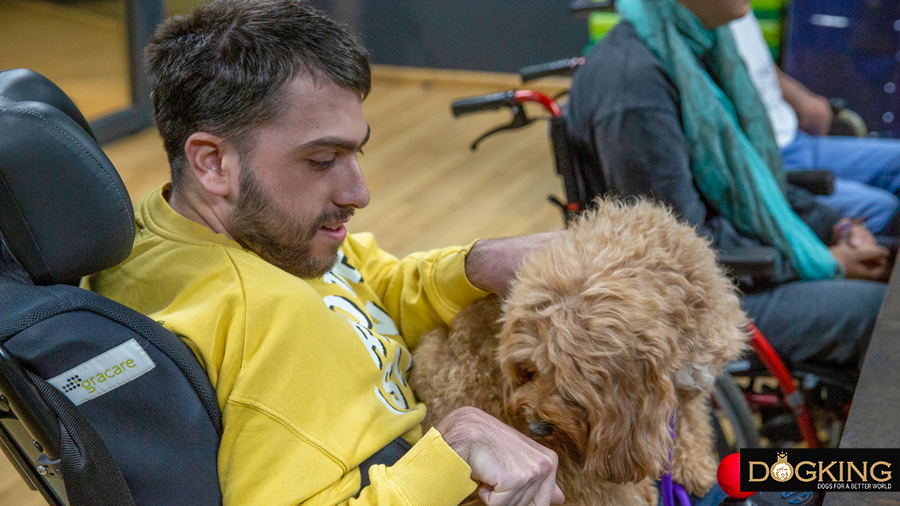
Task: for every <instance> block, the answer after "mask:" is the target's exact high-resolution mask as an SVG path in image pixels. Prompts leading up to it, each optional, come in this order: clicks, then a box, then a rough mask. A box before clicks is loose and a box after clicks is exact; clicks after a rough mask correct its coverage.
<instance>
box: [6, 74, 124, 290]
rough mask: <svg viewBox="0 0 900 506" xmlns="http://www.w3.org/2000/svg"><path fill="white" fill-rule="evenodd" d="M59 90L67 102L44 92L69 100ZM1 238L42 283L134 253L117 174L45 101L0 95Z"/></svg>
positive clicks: (67, 279)
mask: <svg viewBox="0 0 900 506" xmlns="http://www.w3.org/2000/svg"><path fill="white" fill-rule="evenodd" d="M3 74H5V72H3V73H0V76H2V75H3ZM48 82H49V81H48ZM57 90H58V88H57ZM44 91H46V88H44V89H42V93H43V92H44ZM58 93H59V95H61V96H62V97H63V98H65V100H62V99H61V97H59V96H50V97H49V98H48V97H46V96H44V98H47V99H48V100H49V101H51V102H53V103H65V102H66V101H68V97H65V94H64V93H62V91H58ZM3 94H4V93H3V90H2V88H0V95H3ZM51 95H52V93H51ZM19 96H20V97H23V95H19ZM23 98H24V97H23ZM69 103H71V101H69ZM71 107H72V108H73V110H74V111H76V112H77V109H76V108H74V107H75V106H74V105H72V106H71ZM79 116H80V113H79ZM0 237H2V239H3V242H4V243H5V244H6V246H7V248H8V249H9V251H10V252H11V253H12V255H13V256H14V257H15V259H16V260H17V261H18V263H19V264H20V265H21V266H22V267H23V268H24V269H25V271H26V272H27V273H28V275H29V276H30V277H31V279H32V280H33V281H34V282H35V283H36V284H39V285H50V284H57V283H76V282H77V281H78V280H79V279H80V278H81V277H82V276H86V275H88V274H92V273H94V272H97V271H100V270H103V269H106V268H109V267H112V266H114V265H116V264H118V263H120V262H122V261H123V260H125V258H127V257H128V254H129V253H130V252H131V247H132V244H133V243H134V211H133V209H132V206H131V199H130V197H129V196H128V192H127V191H126V190H125V185H124V184H123V183H122V179H121V178H120V177H119V174H118V173H117V172H116V169H115V167H113V165H112V163H111V162H110V161H109V159H108V158H107V157H106V155H105V154H104V153H103V151H102V150H101V149H100V147H99V146H98V145H97V143H96V142H94V139H93V138H92V137H91V136H90V135H89V134H88V133H87V132H85V131H84V129H82V128H81V127H80V126H79V125H78V124H77V122H76V121H75V120H73V119H72V118H71V117H70V116H69V115H68V114H65V113H63V112H61V111H60V110H59V109H57V108H55V107H53V106H51V105H48V104H47V103H44V102H34V101H12V100H10V99H5V98H0Z"/></svg>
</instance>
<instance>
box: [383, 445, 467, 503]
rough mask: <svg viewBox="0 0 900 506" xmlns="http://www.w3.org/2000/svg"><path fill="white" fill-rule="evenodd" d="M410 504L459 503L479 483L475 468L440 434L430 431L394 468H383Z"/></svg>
mask: <svg viewBox="0 0 900 506" xmlns="http://www.w3.org/2000/svg"><path fill="white" fill-rule="evenodd" d="M382 469H384V472H385V474H386V477H387V478H388V479H389V480H390V481H392V482H393V483H394V484H395V485H396V486H397V487H398V488H399V489H400V490H402V491H403V493H404V494H405V495H406V497H407V499H409V503H410V504H411V505H418V504H427V505H435V506H437V505H443V504H446V505H448V506H451V505H454V506H455V505H457V504H459V503H461V502H462V501H463V499H465V498H466V497H468V496H469V494H471V493H472V492H474V491H475V489H476V488H477V487H478V485H477V484H476V483H475V482H474V481H472V479H471V476H472V469H471V468H470V467H469V465H468V464H466V462H465V461H464V460H463V459H462V458H461V457H460V456H459V455H457V454H456V452H454V451H453V450H452V449H451V448H450V447H449V446H448V445H447V443H445V442H444V438H442V437H441V434H440V433H439V432H438V431H437V430H435V429H431V430H429V431H428V432H427V433H426V434H425V435H424V436H422V439H420V440H419V441H418V442H417V443H416V444H415V445H414V446H413V447H412V449H410V451H409V452H408V453H407V454H406V455H404V456H403V458H401V459H400V460H398V461H397V463H396V464H394V465H393V466H391V467H388V468H382Z"/></svg>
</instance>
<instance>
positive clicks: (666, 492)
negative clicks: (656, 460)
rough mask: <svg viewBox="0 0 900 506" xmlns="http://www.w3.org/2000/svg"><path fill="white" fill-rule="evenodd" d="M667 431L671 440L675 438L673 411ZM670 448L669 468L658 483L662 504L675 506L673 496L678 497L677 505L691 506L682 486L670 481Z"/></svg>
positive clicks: (670, 454)
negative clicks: (670, 435)
mask: <svg viewBox="0 0 900 506" xmlns="http://www.w3.org/2000/svg"><path fill="white" fill-rule="evenodd" d="M669 433H670V434H672V441H673V444H674V440H675V413H672V416H671V417H670V418H669ZM671 467H672V450H669V468H668V469H666V474H664V475H662V479H660V484H659V489H660V490H659V493H660V496H662V503H663V506H675V497H678V503H679V506H691V500H690V498H688V495H687V492H685V491H684V487H682V486H681V485H679V484H677V483H673V482H672V469H671Z"/></svg>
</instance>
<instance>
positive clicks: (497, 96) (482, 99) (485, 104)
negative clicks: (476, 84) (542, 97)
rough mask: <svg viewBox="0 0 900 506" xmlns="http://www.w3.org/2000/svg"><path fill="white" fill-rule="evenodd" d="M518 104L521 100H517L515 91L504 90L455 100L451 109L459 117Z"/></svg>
mask: <svg viewBox="0 0 900 506" xmlns="http://www.w3.org/2000/svg"><path fill="white" fill-rule="evenodd" d="M518 105H519V102H518V101H517V100H516V96H515V92H514V91H503V92H500V93H491V94H489V95H479V96H477V97H467V98H460V99H457V100H454V101H453V103H452V104H451V105H450V110H451V111H453V116H456V117H459V116H462V115H464V114H471V113H473V112H481V111H493V110H498V109H501V108H503V107H509V108H512V107H516V106H518Z"/></svg>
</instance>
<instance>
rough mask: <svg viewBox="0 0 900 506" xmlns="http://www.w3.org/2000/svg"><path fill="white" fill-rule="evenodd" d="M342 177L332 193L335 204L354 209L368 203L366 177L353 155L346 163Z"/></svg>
mask: <svg viewBox="0 0 900 506" xmlns="http://www.w3.org/2000/svg"><path fill="white" fill-rule="evenodd" d="M342 179H343V181H341V184H340V186H339V187H338V189H337V191H336V192H335V195H334V203H335V205H338V206H340V207H354V208H356V209H362V208H364V207H366V206H367V205H369V199H370V195H369V187H368V186H366V178H365V176H363V173H362V169H361V168H360V167H359V162H358V161H357V160H356V158H355V157H354V158H353V159H352V160H351V161H350V163H348V164H347V167H346V170H345V171H344V177H343V178H342Z"/></svg>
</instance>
